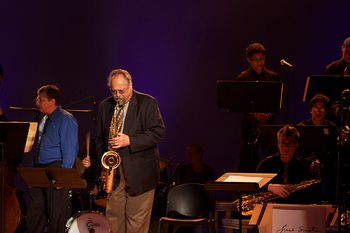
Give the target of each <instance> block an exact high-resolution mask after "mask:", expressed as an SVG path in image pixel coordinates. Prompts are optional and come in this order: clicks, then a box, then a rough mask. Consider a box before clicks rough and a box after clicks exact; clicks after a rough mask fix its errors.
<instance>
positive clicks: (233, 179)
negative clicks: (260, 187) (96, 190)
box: [224, 176, 263, 183]
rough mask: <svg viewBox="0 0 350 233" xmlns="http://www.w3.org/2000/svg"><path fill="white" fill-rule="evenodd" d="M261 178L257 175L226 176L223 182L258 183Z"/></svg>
mask: <svg viewBox="0 0 350 233" xmlns="http://www.w3.org/2000/svg"><path fill="white" fill-rule="evenodd" d="M262 179H263V177H257V176H228V177H227V178H226V179H225V180H224V182H242V183H259V182H260V181H261V180H262Z"/></svg>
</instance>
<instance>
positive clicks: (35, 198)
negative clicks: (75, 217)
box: [26, 188, 70, 233]
mask: <svg viewBox="0 0 350 233" xmlns="http://www.w3.org/2000/svg"><path fill="white" fill-rule="evenodd" d="M49 196H50V194H49V189H46V188H45V189H44V188H33V189H31V190H30V200H29V202H28V204H27V217H26V228H27V233H34V232H37V233H43V232H45V227H46V225H47V224H48V229H47V232H50V233H64V232H65V225H66V222H67V219H68V218H69V217H70V216H69V213H68V206H69V198H68V190H67V189H60V190H57V189H53V190H52V199H53V201H52V208H53V211H52V216H50V200H49V199H50V198H49ZM48 220H49V221H48Z"/></svg>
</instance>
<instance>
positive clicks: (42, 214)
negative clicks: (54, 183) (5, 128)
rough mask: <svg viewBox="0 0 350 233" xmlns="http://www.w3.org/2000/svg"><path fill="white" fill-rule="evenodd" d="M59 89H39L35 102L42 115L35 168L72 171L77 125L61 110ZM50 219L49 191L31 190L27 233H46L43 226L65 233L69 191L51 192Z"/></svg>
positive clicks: (59, 189) (74, 120)
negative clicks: (70, 169)
mask: <svg viewBox="0 0 350 233" xmlns="http://www.w3.org/2000/svg"><path fill="white" fill-rule="evenodd" d="M60 94H61V93H60V89H59V88H58V87H57V86H55V85H46V86H42V87H41V88H39V89H38V91H37V97H36V100H35V103H36V106H37V108H38V109H39V111H40V112H41V113H42V114H43V115H44V116H43V117H42V119H41V122H40V124H39V127H38V133H37V135H38V138H37V147H36V155H35V158H34V166H35V167H44V168H72V167H73V165H74V162H75V158H76V155H77V152H78V124H77V121H76V119H75V118H74V116H73V115H72V114H70V113H69V112H67V111H65V110H63V109H62V107H61V106H60ZM52 198H53V201H52V204H53V206H52V208H53V211H52V213H53V215H52V216H50V212H51V211H50V203H49V202H50V201H49V189H48V188H31V189H30V200H29V201H28V203H27V218H26V227H27V231H26V232H27V233H32V232H38V233H42V232H45V231H44V229H45V227H46V224H49V228H48V229H47V230H48V232H50V233H63V232H65V224H66V221H67V219H68V218H69V217H70V216H67V208H68V206H69V201H68V200H69V199H68V190H67V189H64V188H54V189H53V190H52Z"/></svg>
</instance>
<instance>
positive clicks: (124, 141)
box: [109, 133, 130, 149]
mask: <svg viewBox="0 0 350 233" xmlns="http://www.w3.org/2000/svg"><path fill="white" fill-rule="evenodd" d="M109 144H110V145H111V146H112V149H119V148H121V147H126V146H129V145H130V138H129V136H128V135H126V134H123V133H118V136H117V137H114V138H111V139H110V140H109Z"/></svg>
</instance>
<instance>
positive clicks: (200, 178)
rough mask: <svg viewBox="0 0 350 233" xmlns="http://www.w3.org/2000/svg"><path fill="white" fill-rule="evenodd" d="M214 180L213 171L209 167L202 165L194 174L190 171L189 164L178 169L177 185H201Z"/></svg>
mask: <svg viewBox="0 0 350 233" xmlns="http://www.w3.org/2000/svg"><path fill="white" fill-rule="evenodd" d="M213 179H214V170H213V168H212V167H211V166H209V165H207V164H204V165H203V168H202V170H201V171H199V172H196V171H193V170H192V166H191V164H186V165H183V166H181V167H180V170H179V183H180V184H183V183H202V184H205V183H206V182H208V181H211V180H213Z"/></svg>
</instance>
